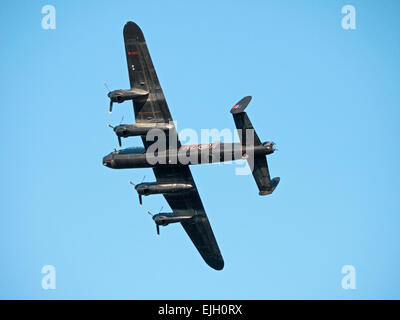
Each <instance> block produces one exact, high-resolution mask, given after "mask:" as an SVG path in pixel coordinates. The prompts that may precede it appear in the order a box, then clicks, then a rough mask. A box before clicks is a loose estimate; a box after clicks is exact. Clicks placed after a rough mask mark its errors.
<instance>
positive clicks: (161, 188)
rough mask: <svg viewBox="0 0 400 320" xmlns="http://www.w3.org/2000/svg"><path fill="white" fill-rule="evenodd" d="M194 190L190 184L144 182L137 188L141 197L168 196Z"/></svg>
mask: <svg viewBox="0 0 400 320" xmlns="http://www.w3.org/2000/svg"><path fill="white" fill-rule="evenodd" d="M192 188H193V185H192V184H190V183H159V182H142V183H139V184H137V185H136V186H135V189H136V191H137V193H138V194H139V195H144V196H148V195H150V194H167V193H176V192H184V191H188V190H190V189H192Z"/></svg>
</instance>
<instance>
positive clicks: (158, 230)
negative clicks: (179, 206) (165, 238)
mask: <svg viewBox="0 0 400 320" xmlns="http://www.w3.org/2000/svg"><path fill="white" fill-rule="evenodd" d="M162 209H163V207H161V209H160V211H159V212H158V214H160V212H161V210H162ZM147 213H148V214H149V215H151V217H152V218H153V220H154V222H155V223H156V229H157V235H158V236H159V235H160V225H159V224H158V223H157V221H156V220H155V215H154V214H152V213H151V212H150V211H147Z"/></svg>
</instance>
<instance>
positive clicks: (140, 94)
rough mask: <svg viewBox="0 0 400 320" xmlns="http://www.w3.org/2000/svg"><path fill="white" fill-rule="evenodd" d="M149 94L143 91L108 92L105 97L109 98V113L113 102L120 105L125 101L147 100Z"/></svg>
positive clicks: (120, 90)
mask: <svg viewBox="0 0 400 320" xmlns="http://www.w3.org/2000/svg"><path fill="white" fill-rule="evenodd" d="M148 95H149V92H148V91H146V90H143V89H130V90H122V89H119V90H114V91H110V92H109V93H108V94H107V96H108V97H109V98H110V113H111V112H112V107H113V102H117V103H122V102H124V101H126V100H133V101H139V100H143V99H145V98H146V99H147V96H148Z"/></svg>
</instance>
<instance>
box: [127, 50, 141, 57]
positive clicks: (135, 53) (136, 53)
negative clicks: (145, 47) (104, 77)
mask: <svg viewBox="0 0 400 320" xmlns="http://www.w3.org/2000/svg"><path fill="white" fill-rule="evenodd" d="M138 54H139V52H137V51H128V56H132V55H134V56H137V55H138Z"/></svg>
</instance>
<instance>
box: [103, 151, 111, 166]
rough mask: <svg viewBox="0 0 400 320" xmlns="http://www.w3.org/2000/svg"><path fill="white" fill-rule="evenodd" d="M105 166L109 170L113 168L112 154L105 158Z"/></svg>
mask: <svg viewBox="0 0 400 320" xmlns="http://www.w3.org/2000/svg"><path fill="white" fill-rule="evenodd" d="M103 165H104V166H106V167H108V168H112V156H111V154H108V155H106V156H105V157H104V158H103Z"/></svg>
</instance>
